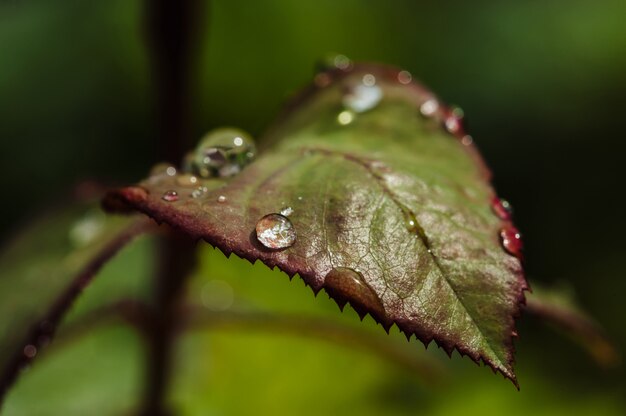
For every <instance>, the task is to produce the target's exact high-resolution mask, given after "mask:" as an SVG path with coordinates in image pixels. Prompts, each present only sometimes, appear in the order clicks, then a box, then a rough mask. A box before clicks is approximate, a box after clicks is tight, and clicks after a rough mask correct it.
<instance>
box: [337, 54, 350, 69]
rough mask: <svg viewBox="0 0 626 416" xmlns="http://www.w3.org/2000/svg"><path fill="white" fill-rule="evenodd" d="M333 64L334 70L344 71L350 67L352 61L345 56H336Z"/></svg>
mask: <svg viewBox="0 0 626 416" xmlns="http://www.w3.org/2000/svg"><path fill="white" fill-rule="evenodd" d="M333 63H334V65H335V68H338V69H341V70H344V71H345V70H347V69H350V68H351V67H352V61H351V60H350V58H348V57H347V56H345V55H336V56H335V57H334V59H333Z"/></svg>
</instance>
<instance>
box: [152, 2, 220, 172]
mask: <svg viewBox="0 0 626 416" xmlns="http://www.w3.org/2000/svg"><path fill="white" fill-rule="evenodd" d="M207 9H208V0H180V1H173V0H146V29H147V36H146V38H147V42H148V49H149V53H150V58H151V75H152V82H153V85H154V93H155V99H156V108H155V116H156V123H157V127H158V136H159V146H160V157H161V158H163V159H164V160H167V161H169V162H172V163H174V164H178V163H179V162H180V160H181V159H182V157H183V155H184V153H185V151H187V150H188V149H189V148H190V146H191V138H192V137H191V124H192V123H191V117H192V116H193V111H192V106H193V102H194V99H193V92H194V87H195V85H196V82H195V80H196V76H197V65H196V63H197V61H198V57H199V56H200V44H201V40H202V36H201V35H202V33H203V31H204V29H205V21H206V17H207Z"/></svg>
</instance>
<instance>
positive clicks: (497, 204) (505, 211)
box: [491, 196, 513, 221]
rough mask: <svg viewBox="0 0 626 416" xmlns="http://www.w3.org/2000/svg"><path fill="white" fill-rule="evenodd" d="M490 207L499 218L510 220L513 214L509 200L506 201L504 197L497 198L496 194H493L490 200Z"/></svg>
mask: <svg viewBox="0 0 626 416" xmlns="http://www.w3.org/2000/svg"><path fill="white" fill-rule="evenodd" d="M491 209H493V212H494V213H495V214H496V215H497V216H498V217H499V218H500V219H503V220H505V221H508V220H510V219H511V216H512V214H513V207H512V206H511V204H510V203H509V201H507V200H506V199H501V198H498V197H497V196H494V197H493V199H492V200H491Z"/></svg>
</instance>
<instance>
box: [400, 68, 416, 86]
mask: <svg viewBox="0 0 626 416" xmlns="http://www.w3.org/2000/svg"><path fill="white" fill-rule="evenodd" d="M412 80H413V75H411V73H410V72H409V71H400V72H398V82H399V83H400V84H404V85H406V84H410V83H411V81H412Z"/></svg>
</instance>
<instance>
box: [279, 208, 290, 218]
mask: <svg viewBox="0 0 626 416" xmlns="http://www.w3.org/2000/svg"><path fill="white" fill-rule="evenodd" d="M291 214H293V208H291V207H285V208H283V209H281V210H280V215H284V216H285V217H288V216H290V215H291Z"/></svg>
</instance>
